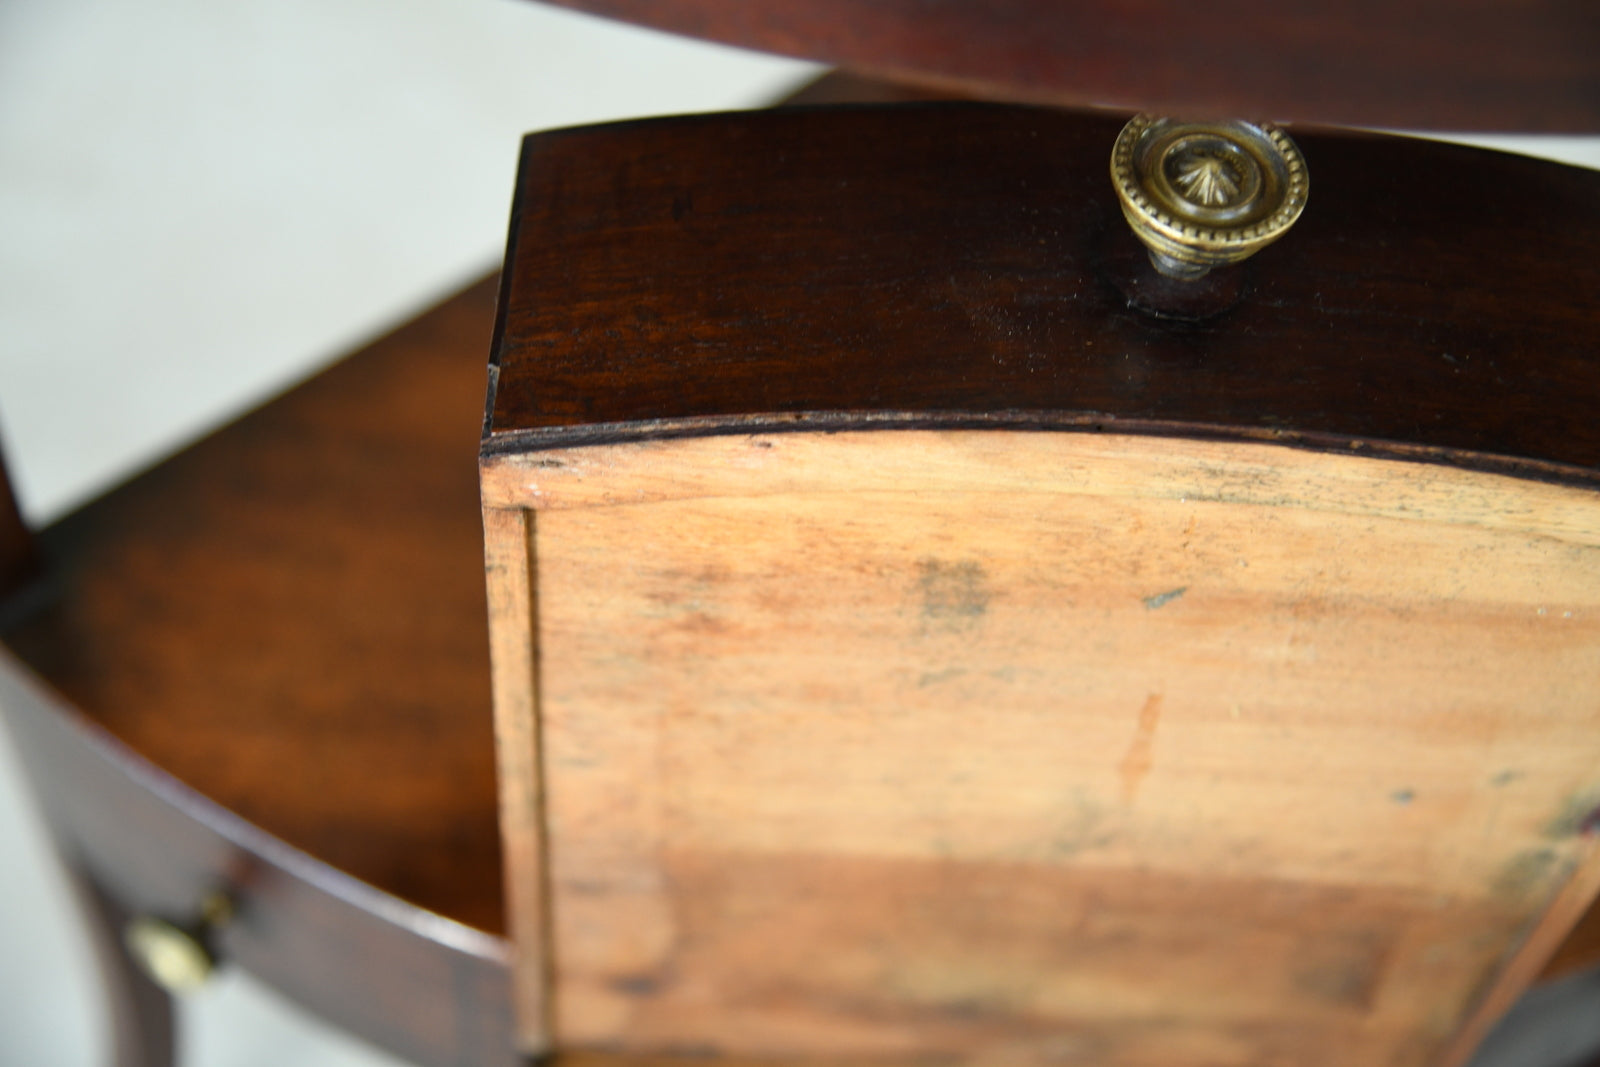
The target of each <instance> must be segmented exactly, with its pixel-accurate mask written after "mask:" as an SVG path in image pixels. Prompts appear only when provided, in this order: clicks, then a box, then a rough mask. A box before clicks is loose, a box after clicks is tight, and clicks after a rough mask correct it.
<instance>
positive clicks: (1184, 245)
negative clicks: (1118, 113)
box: [1111, 115, 1310, 279]
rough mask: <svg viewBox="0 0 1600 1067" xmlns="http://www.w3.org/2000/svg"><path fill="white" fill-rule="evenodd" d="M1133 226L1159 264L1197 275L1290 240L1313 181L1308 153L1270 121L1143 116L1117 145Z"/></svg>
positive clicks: (1175, 273)
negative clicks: (1284, 238)
mask: <svg viewBox="0 0 1600 1067" xmlns="http://www.w3.org/2000/svg"><path fill="white" fill-rule="evenodd" d="M1111 180H1112V182H1113V184H1114V185H1115V186H1116V190H1117V198H1118V199H1119V200H1120V201H1121V202H1122V213H1123V215H1124V216H1126V217H1127V219H1128V225H1129V226H1131V227H1133V232H1134V233H1135V234H1136V235H1138V237H1139V240H1141V241H1143V242H1144V244H1145V247H1146V248H1148V249H1149V250H1150V261H1151V262H1152V263H1154V264H1155V267H1156V269H1157V270H1159V271H1160V272H1161V273H1162V274H1165V275H1167V276H1169V277H1173V278H1182V279H1195V278H1199V277H1201V276H1203V275H1204V274H1205V273H1206V272H1207V271H1209V270H1211V269H1212V268H1213V267H1220V266H1225V265H1227V264H1230V263H1237V262H1239V261H1240V260H1243V259H1245V258H1247V257H1249V256H1251V255H1254V254H1255V253H1256V252H1258V251H1260V250H1261V249H1262V248H1265V247H1266V246H1267V245H1269V244H1271V243H1272V242H1273V241H1276V240H1277V239H1278V238H1279V237H1282V236H1283V235H1284V233H1285V232H1286V231H1287V230H1288V229H1289V227H1290V226H1293V225H1294V223H1295V220H1296V219H1298V218H1299V217H1300V212H1301V211H1303V210H1304V209H1305V206H1306V193H1307V191H1308V189H1309V187H1310V183H1309V180H1308V178H1307V175H1306V163H1305V159H1304V158H1303V157H1302V156H1301V155H1300V150H1299V149H1298V148H1296V147H1295V144H1294V142H1293V141H1291V140H1290V139H1289V135H1288V134H1286V133H1284V132H1283V131H1282V130H1280V129H1278V128H1277V127H1276V126H1273V125H1271V124H1270V123H1250V122H1182V121H1179V120H1177V119H1168V118H1156V117H1154V116H1151V115H1139V116H1136V117H1135V118H1134V119H1133V120H1132V121H1131V122H1129V123H1128V124H1127V125H1126V126H1124V127H1123V129H1122V133H1121V135H1120V136H1118V137H1117V143H1116V147H1115V148H1113V149H1112V152H1111Z"/></svg>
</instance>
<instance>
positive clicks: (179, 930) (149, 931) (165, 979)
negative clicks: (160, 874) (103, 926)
mask: <svg viewBox="0 0 1600 1067" xmlns="http://www.w3.org/2000/svg"><path fill="white" fill-rule="evenodd" d="M232 912H233V909H232V906H231V905H230V904H229V902H228V899H227V898H226V897H224V896H222V895H221V894H213V895H211V896H209V897H207V898H206V899H205V901H204V902H203V903H202V904H201V907H200V915H199V919H198V920H197V921H196V922H195V923H193V924H189V925H180V924H178V923H175V922H171V921H169V920H167V919H163V918H160V917H159V916H155V915H140V916H136V917H134V918H132V919H130V920H128V924H127V925H126V926H125V927H124V928H123V931H122V940H123V943H124V944H126V945H127V947H128V954H129V955H130V956H132V957H133V959H134V961H135V962H136V963H138V965H139V967H140V968H141V969H142V970H143V971H144V972H145V974H146V975H148V976H149V978H150V980H151V981H152V982H154V983H155V984H156V985H158V986H160V987H161V988H162V989H165V990H166V991H167V992H169V993H189V992H193V991H194V990H196V989H199V988H200V987H201V986H203V985H205V984H206V982H207V981H208V980H209V979H210V978H211V975H212V974H213V973H214V972H215V971H216V969H217V957H216V954H215V953H214V952H212V950H211V946H210V942H211V937H212V935H213V934H214V933H215V932H216V930H217V929H219V928H220V927H221V926H223V925H224V924H225V923H226V922H227V921H228V919H229V918H230V917H231V915H232Z"/></svg>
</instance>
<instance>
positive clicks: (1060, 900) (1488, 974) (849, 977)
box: [485, 431, 1600, 1067]
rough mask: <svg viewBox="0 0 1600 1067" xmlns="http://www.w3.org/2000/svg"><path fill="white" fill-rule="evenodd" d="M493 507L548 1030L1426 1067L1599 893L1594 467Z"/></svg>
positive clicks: (675, 476) (1340, 465)
mask: <svg viewBox="0 0 1600 1067" xmlns="http://www.w3.org/2000/svg"><path fill="white" fill-rule="evenodd" d="M485 494H486V499H487V500H489V501H490V502H491V503H492V504H497V505H504V504H510V503H512V502H513V501H514V499H515V498H516V497H517V496H518V495H519V494H520V496H521V498H522V502H523V503H525V504H528V505H531V506H534V507H539V508H541V510H540V511H539V520H538V525H537V538H536V542H537V545H536V551H535V556H536V558H537V560H538V578H537V585H538V611H537V615H538V623H537V625H538V634H539V662H540V671H539V693H538V702H539V716H540V721H541V727H542V743H543V745H544V753H543V759H544V761H545V765H546V767H547V770H548V781H547V782H546V790H547V791H546V794H545V806H546V818H547V828H546V830H547V834H548V848H549V855H548V862H549V868H548V878H549V889H550V893H551V898H550V907H551V913H550V918H551V932H552V938H553V940H552V944H551V948H552V952H553V958H552V961H551V963H552V966H553V973H554V974H555V976H556V982H557V989H558V996H557V999H556V1003H555V1016H554V1018H555V1037H556V1040H557V1042H558V1044H560V1045H561V1046H562V1047H579V1048H582V1047H589V1048H613V1049H626V1050H639V1051H657V1052H706V1051H718V1052H725V1053H733V1054H741V1055H754V1056H770V1057H779V1056H794V1055H798V1056H840V1055H849V1056H872V1057H919V1058H920V1057H927V1056H941V1057H956V1058H981V1059H989V1058H996V1057H1000V1058H1012V1057H1015V1058H1021V1059H1025V1060H1040V1061H1042V1060H1051V1061H1057V1062H1060V1061H1064V1062H1092V1063H1095V1064H1110V1065H1123V1064H1126V1065H1145V1064H1150V1065H1154V1064H1163V1065H1179V1067H1182V1065H1196V1067H1198V1065H1201V1064H1205V1065H1208V1067H1213V1065H1238V1067H1247V1065H1248V1067H1259V1065H1262V1064H1276V1063H1290V1062H1293V1063H1296V1064H1329V1065H1332V1064H1348V1063H1363V1064H1394V1065H1397V1067H1398V1065H1412V1064H1416V1065H1420V1064H1427V1063H1434V1062H1439V1058H1440V1057H1441V1056H1444V1055H1446V1054H1447V1053H1448V1052H1449V1044H1450V1041H1451V1039H1452V1037H1453V1036H1456V1035H1460V1034H1463V1033H1466V1032H1467V1031H1468V1029H1469V1028H1470V1026H1471V1025H1472V1023H1471V1019H1472V1015H1473V1011H1474V1009H1475V1008H1476V1007H1477V1006H1478V1005H1480V1004H1482V1003H1487V1002H1486V1001H1485V998H1486V997H1488V996H1489V994H1490V991H1491V989H1494V988H1495V987H1496V983H1497V978H1498V977H1503V976H1505V975H1507V974H1509V975H1510V978H1511V981H1510V985H1511V986H1514V985H1515V982H1516V981H1519V980H1520V979H1519V978H1517V973H1520V972H1518V969H1519V968H1520V969H1521V970H1522V971H1526V970H1527V969H1528V968H1529V967H1531V966H1532V965H1533V964H1531V963H1530V962H1529V960H1530V958H1531V957H1530V956H1529V955H1527V954H1524V955H1523V956H1522V958H1521V959H1520V960H1517V958H1516V957H1517V951H1518V949H1519V946H1522V945H1524V944H1525V943H1527V944H1528V945H1529V952H1530V953H1535V954H1537V953H1540V952H1547V951H1548V950H1549V947H1550V945H1551V944H1552V943H1553V941H1554V940H1558V939H1559V933H1560V932H1559V931H1554V932H1552V928H1551V926H1550V924H1549V923H1547V924H1546V926H1545V927H1544V928H1543V932H1542V933H1541V934H1540V936H1539V937H1538V938H1534V939H1532V940H1531V941H1530V940H1529V936H1528V935H1529V934H1530V932H1531V931H1533V930H1534V928H1535V926H1536V924H1537V923H1538V921H1539V919H1540V916H1541V915H1542V914H1543V913H1544V912H1545V911H1546V907H1547V905H1549V904H1551V903H1552V902H1553V901H1556V900H1557V898H1558V896H1559V895H1560V894H1561V893H1562V891H1563V887H1564V886H1569V885H1574V886H1576V887H1577V888H1576V889H1572V890H1569V891H1568V894H1567V897H1566V898H1565V899H1566V900H1567V904H1566V905H1565V906H1564V907H1565V912H1564V913H1563V914H1564V915H1565V918H1562V917H1561V916H1557V917H1556V918H1555V920H1553V921H1555V922H1556V924H1557V925H1560V924H1562V923H1566V922H1570V921H1571V919H1572V918H1573V917H1574V916H1575V913H1576V910H1577V904H1579V903H1581V900H1578V901H1576V903H1575V902H1574V899H1573V896H1574V894H1576V895H1577V896H1578V897H1580V898H1581V897H1582V896H1584V895H1586V894H1587V893H1588V892H1590V891H1592V882H1593V875H1594V871H1593V863H1594V860H1593V852H1594V850H1593V848H1592V842H1591V840H1590V838H1589V837H1587V836H1586V835H1584V834H1583V833H1582V832H1581V831H1582V830H1583V827H1584V825H1585V821H1586V820H1587V819H1588V818H1589V814H1590V812H1591V811H1592V810H1593V809H1594V808H1595V806H1596V805H1597V804H1600V730H1597V729H1596V727H1597V726H1600V698H1597V696H1596V693H1597V689H1596V685H1595V683H1596V681H1597V678H1600V565H1597V564H1600V558H1597V553H1600V522H1597V519H1596V512H1595V508H1594V502H1593V497H1592V495H1591V494H1590V493H1588V492H1586V491H1583V490H1579V489H1572V488H1562V487H1556V486H1548V485H1541V484H1538V483H1530V482H1523V481H1518V480H1514V479H1509V478H1503V477H1498V476H1493V475H1485V474H1476V473H1471V472H1464V471H1458V470H1452V469H1448V468H1442V467H1429V466H1424V465H1419V464H1407V463H1397V462H1390V461H1377V460H1365V459H1354V458H1350V457H1348V456H1334V455H1325V454H1317V453H1307V452H1297V451H1292V450H1289V449H1283V448H1275V447H1272V446H1263V445H1247V444H1233V443H1215V442H1213V443H1204V442H1194V441H1165V440H1160V439H1154V438H1136V437H1117V436H1100V437H1097V436H1092V435H1078V434H1049V433H1040V434H1026V433H995V432H954V431H950V432H931V431H930V432H879V433H858V434H838V435H810V434H794V435H775V436H770V437H762V438H749V437H723V438H716V439H703V440H690V441H677V442H670V441H669V442H654V443H644V444H631V445H624V446H610V447H608V448H596V449H586V450H585V449H580V450H572V451H568V452H556V453H542V454H533V455H529V456H524V457H518V458H515V459H512V458H502V459H500V460H497V461H494V463H492V464H491V469H489V470H488V471H487V473H486V480H485ZM1585 864H1589V866H1587V867H1586V866H1585ZM1574 872H1583V873H1582V877H1581V878H1580V879H1579V880H1578V881H1576V882H1574V880H1573V877H1574ZM1508 964H1510V965H1511V967H1512V970H1511V971H1507V966H1508ZM1499 988H1500V991H1501V992H1502V993H1503V992H1504V990H1505V989H1506V988H1509V986H1508V984H1507V982H1506V981H1501V982H1499Z"/></svg>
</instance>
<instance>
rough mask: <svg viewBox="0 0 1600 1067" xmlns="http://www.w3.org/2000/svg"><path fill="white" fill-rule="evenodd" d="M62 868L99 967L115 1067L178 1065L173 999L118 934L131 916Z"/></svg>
mask: <svg viewBox="0 0 1600 1067" xmlns="http://www.w3.org/2000/svg"><path fill="white" fill-rule="evenodd" d="M64 868H65V870H66V873H67V878H68V881H69V882H70V883H71V885H72V888H73V895H74V896H75V897H76V898H77V901H78V905H79V909H80V911H81V912H82V914H83V918H84V924H85V926H87V927H88V930H89V937H90V940H91V941H92V942H93V943H94V952H95V958H96V960H97V962H98V963H99V966H100V975H101V983H102V985H103V987H104V990H105V999H106V1004H107V1007H108V1008H109V1011H110V1017H111V1063H112V1064H113V1067H172V1065H173V1064H174V1063H176V1062H177V1061H176V1058H175V1050H176V1044H177V1042H176V1039H175V1036H174V1032H175V1029H176V1026H175V1023H176V1019H175V1014H176V1013H175V1012H174V1006H173V1002H172V997H171V996H170V995H169V994H168V993H167V992H166V990H164V989H162V988H161V987H160V986H158V985H156V984H155V983H154V982H152V981H151V980H150V978H149V976H148V975H146V974H145V973H144V971H143V970H142V969H141V968H140V967H139V965H138V964H137V963H136V962H135V961H134V959H133V958H132V957H131V956H130V955H129V954H128V950H127V948H126V946H125V945H124V943H123V940H122V930H123V927H124V926H125V925H126V924H127V921H128V919H129V918H130V916H129V914H128V913H127V911H126V909H124V908H122V907H121V906H120V905H118V904H117V902H116V901H115V900H113V899H112V898H111V897H110V896H109V895H108V894H106V893H105V892H103V891H102V890H101V889H100V887H99V886H97V885H96V884H95V883H94V881H93V880H92V879H91V878H89V877H88V876H86V875H85V874H84V873H83V872H82V871H80V870H78V869H77V868H76V867H74V865H73V864H72V863H70V862H68V863H66V864H64Z"/></svg>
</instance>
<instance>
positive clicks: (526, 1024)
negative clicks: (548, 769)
mask: <svg viewBox="0 0 1600 1067" xmlns="http://www.w3.org/2000/svg"><path fill="white" fill-rule="evenodd" d="M533 521H534V516H533V513H532V512H531V511H528V510H526V509H525V508H522V507H519V506H516V505H511V506H507V507H485V509H484V513H483V528H484V553H485V577H486V578H487V581H488V591H489V658H490V670H491V675H492V678H493V689H494V715H495V754H496V760H497V762H498V766H499V778H500V834H501V840H502V841H503V842H504V848H505V878H506V902H507V907H506V910H507V921H508V923H509V924H510V930H511V940H512V944H513V945H515V946H516V948H515V956H514V958H513V961H512V970H513V975H514V982H515V985H516V989H517V998H516V1004H517V1020H516V1026H517V1038H518V1047H519V1048H520V1049H521V1050H522V1051H524V1052H527V1053H530V1054H540V1053H544V1052H547V1051H549V1049H550V1045H551V1025H550V1020H551V1004H550V994H551V990H552V988H553V983H552V982H551V981H550V975H549V973H548V971H549V966H550V952H549V950H548V947H549V929H548V927H549V920H550V916H549V910H550V909H549V907H548V906H547V904H546V899H545V898H546V885H545V862H544V848H545V832H544V822H545V820H544V797H543V782H544V774H543V770H542V768H541V766H540V762H541V748H540V743H539V712H538V693H539V686H538V649H537V646H536V643H535V641H534V634H535V633H536V631H537V626H538V618H537V612H538V607H537V602H536V596H537V593H536V589H535V585H534V582H535V575H536V573H537V571H536V569H535V566H534V560H533V551H534V541H533Z"/></svg>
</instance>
